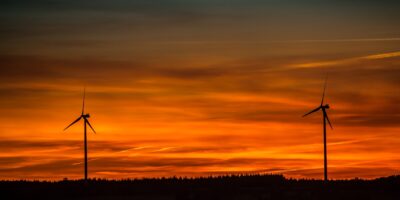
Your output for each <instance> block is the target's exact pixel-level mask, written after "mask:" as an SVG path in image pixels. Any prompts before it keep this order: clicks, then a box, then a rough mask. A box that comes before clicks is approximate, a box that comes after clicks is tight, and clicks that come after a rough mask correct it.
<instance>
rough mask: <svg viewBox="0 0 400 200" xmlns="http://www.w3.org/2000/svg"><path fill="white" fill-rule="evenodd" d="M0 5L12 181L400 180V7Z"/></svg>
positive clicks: (218, 2) (285, 0) (386, 3)
mask: <svg viewBox="0 0 400 200" xmlns="http://www.w3.org/2000/svg"><path fill="white" fill-rule="evenodd" d="M0 4H1V6H0V23H1V26H0V44H1V45H0V179H7V180H10V179H12V180H14V179H28V180H32V179H39V180H60V179H63V178H69V179H79V178H82V177H83V130H82V129H83V127H82V126H83V124H82V123H81V122H80V123H78V124H76V125H75V126H73V127H71V128H69V129H68V130H67V131H63V129H64V128H65V127H66V126H67V125H68V124H69V123H71V122H72V121H73V120H74V119H76V118H77V117H78V116H79V115H80V111H81V106H82V95H83V88H84V87H86V112H88V113H90V115H91V117H90V119H89V120H90V122H91V124H92V125H93V127H94V128H95V130H96V132H97V134H92V133H89V135H88V141H89V142H88V151H89V162H88V166H89V177H92V178H93V177H97V178H109V179H121V178H142V177H171V176H187V177H198V176H210V175H224V174H240V173H273V174H283V175H285V176H286V177H291V178H316V179H321V178H323V143H322V142H323V135H322V130H323V129H322V114H321V113H315V114H313V115H310V116H307V117H306V118H302V115H303V114H305V113H306V112H308V111H310V110H312V109H314V108H315V107H317V106H318V105H319V103H320V101H321V96H322V90H323V86H324V80H325V77H326V76H327V75H328V78H327V88H326V98H325V101H326V103H328V104H329V105H330V109H329V110H328V115H329V118H330V120H331V122H332V125H333V130H331V129H328V132H327V142H328V145H327V146H328V147H327V148H328V166H329V169H328V173H329V178H332V179H348V178H354V177H360V178H375V177H381V176H389V175H393V174H399V169H400V148H399V146H400V135H399V133H400V123H399V122H400V106H399V103H400V87H399V86H400V26H398V23H399V19H400V12H398V11H399V10H400V3H399V2H398V1H390V0H381V1H372V0H363V1H361V0H353V1H348V0H346V1H345V0H337V1H328V0H319V1H317V0H296V1H295V0H279V1H278V0H263V1H261V0H231V1H228V0H212V1H211V0H202V1H200V0H152V1H148V0H134V1H128V0H113V1H105V0H98V1H89V0H85V1H82V0H80V1H78V0H68V1H67V0H36V1H30V0H5V1H1V3H0Z"/></svg>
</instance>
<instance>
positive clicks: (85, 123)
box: [64, 89, 96, 181]
mask: <svg viewBox="0 0 400 200" xmlns="http://www.w3.org/2000/svg"><path fill="white" fill-rule="evenodd" d="M85 93H86V92H85V89H84V90H83V103H82V113H81V116H79V117H78V119H76V120H75V121H73V122H72V123H71V124H70V125H68V126H67V127H66V128H65V129H64V131H65V130H67V129H68V128H69V127H70V126H72V125H74V124H75V123H77V122H78V121H79V120H81V119H83V136H84V137H83V142H84V149H85V152H84V153H85V181H87V177H88V170H87V169H88V168H87V139H86V125H89V127H90V129H92V131H93V132H94V133H96V131H95V130H94V129H93V127H92V125H90V122H89V120H88V118H89V117H90V115H89V113H86V114H84V113H85Z"/></svg>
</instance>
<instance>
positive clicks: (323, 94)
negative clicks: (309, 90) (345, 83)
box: [321, 75, 328, 106]
mask: <svg viewBox="0 0 400 200" xmlns="http://www.w3.org/2000/svg"><path fill="white" fill-rule="evenodd" d="M327 81H328V75H326V78H325V84H324V92H323V93H322V99H321V106H322V104H324V98H325V90H326V82H327Z"/></svg>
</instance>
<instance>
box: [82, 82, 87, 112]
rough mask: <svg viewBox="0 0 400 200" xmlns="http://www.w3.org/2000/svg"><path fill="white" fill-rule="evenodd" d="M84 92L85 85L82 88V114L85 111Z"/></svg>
mask: <svg viewBox="0 0 400 200" xmlns="http://www.w3.org/2000/svg"><path fill="white" fill-rule="evenodd" d="M85 94H86V87H84V88H83V102H82V115H83V113H84V112H85Z"/></svg>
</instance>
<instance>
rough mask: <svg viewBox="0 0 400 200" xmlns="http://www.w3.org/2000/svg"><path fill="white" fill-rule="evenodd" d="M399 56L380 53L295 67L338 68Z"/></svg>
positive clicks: (395, 53)
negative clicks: (364, 61) (339, 66)
mask: <svg viewBox="0 0 400 200" xmlns="http://www.w3.org/2000/svg"><path fill="white" fill-rule="evenodd" d="M399 56H400V52H389V53H380V54H373V55H368V56H361V57H354V58H347V59H339V60H332V61H322V62H310V63H303V64H297V65H295V67H299V68H313V67H327V66H338V65H344V64H351V63H355V62H358V61H363V60H376V59H385V58H393V57H399Z"/></svg>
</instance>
